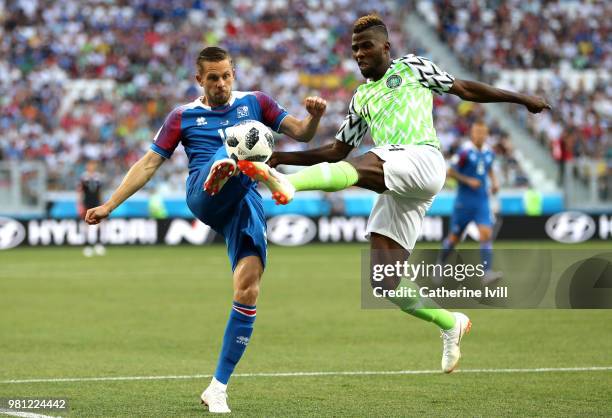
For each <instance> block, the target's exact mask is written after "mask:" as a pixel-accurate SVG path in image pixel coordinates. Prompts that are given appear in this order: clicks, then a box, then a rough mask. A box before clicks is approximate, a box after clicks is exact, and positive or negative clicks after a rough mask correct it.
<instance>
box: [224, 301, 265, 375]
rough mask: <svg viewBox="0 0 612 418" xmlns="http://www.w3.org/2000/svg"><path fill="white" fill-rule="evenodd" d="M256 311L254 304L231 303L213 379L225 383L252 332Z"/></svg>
mask: <svg viewBox="0 0 612 418" xmlns="http://www.w3.org/2000/svg"><path fill="white" fill-rule="evenodd" d="M256 313H257V310H256V309H255V306H250V305H243V304H241V303H238V302H234V303H233V304H232V311H231V313H230V317H229V320H228V321H227V326H226V327H225V335H224V336H223V346H222V347H221V354H220V355H219V362H218V363H217V370H216V371H215V379H217V380H218V381H219V382H221V383H223V384H225V385H226V384H227V382H228V381H229V378H230V376H231V375H232V373H233V372H234V368H235V367H236V364H238V362H239V361H240V358H241V357H242V354H243V353H244V350H246V347H247V344H248V343H249V340H250V338H251V334H252V333H253V325H254V323H255V316H256Z"/></svg>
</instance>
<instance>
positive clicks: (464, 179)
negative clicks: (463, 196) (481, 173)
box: [446, 167, 480, 189]
mask: <svg viewBox="0 0 612 418" xmlns="http://www.w3.org/2000/svg"><path fill="white" fill-rule="evenodd" d="M446 175H447V176H448V177H452V178H454V179H455V180H457V181H458V182H460V183H463V184H467V185H468V186H470V187H471V188H472V189H477V188H479V187H480V180H478V179H477V178H474V177H470V176H466V175H464V174H461V173H459V172H458V171H457V170H455V169H454V168H452V167H451V168H449V169H448V170H447V172H446Z"/></svg>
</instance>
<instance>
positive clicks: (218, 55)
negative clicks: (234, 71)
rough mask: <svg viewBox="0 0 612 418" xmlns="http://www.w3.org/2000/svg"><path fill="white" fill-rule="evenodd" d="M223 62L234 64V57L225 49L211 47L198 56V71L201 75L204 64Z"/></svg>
mask: <svg viewBox="0 0 612 418" xmlns="http://www.w3.org/2000/svg"><path fill="white" fill-rule="evenodd" d="M223 60H229V62H230V64H231V63H232V57H231V55H230V54H229V52H227V51H226V50H225V49H223V48H219V47H218V46H209V47H206V48H204V49H203V50H201V51H200V54H199V55H198V60H197V61H196V64H197V66H198V71H199V72H200V73H201V72H202V71H204V63H205V62H220V61H223Z"/></svg>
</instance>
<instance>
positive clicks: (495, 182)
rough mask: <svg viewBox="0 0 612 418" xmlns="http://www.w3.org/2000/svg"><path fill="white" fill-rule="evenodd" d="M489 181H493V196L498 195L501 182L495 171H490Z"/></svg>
mask: <svg viewBox="0 0 612 418" xmlns="http://www.w3.org/2000/svg"><path fill="white" fill-rule="evenodd" d="M489 179H491V194H497V192H498V191H499V181H498V180H497V176H496V175H495V171H493V169H491V170H489Z"/></svg>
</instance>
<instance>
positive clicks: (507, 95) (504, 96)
mask: <svg viewBox="0 0 612 418" xmlns="http://www.w3.org/2000/svg"><path fill="white" fill-rule="evenodd" d="M448 92H449V93H452V94H454V95H456V96H459V97H461V98H462V99H463V100H469V101H470V102H478V103H493V102H507V103H517V104H521V105H523V106H525V107H526V108H527V110H529V111H530V112H531V113H540V112H541V111H542V110H544V109H551V106H550V105H549V104H548V103H547V102H546V100H545V99H543V98H541V97H538V96H529V95H526V94H521V93H515V92H512V91H508V90H503V89H498V88H497V87H493V86H490V85H488V84H485V83H480V82H478V81H469V80H460V79H455V82H454V83H453V86H452V87H451V88H450V90H448Z"/></svg>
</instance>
